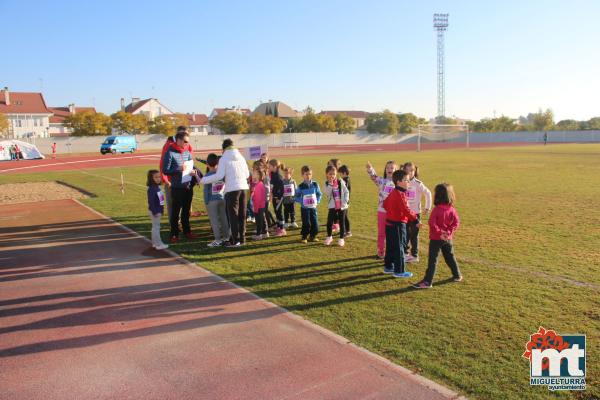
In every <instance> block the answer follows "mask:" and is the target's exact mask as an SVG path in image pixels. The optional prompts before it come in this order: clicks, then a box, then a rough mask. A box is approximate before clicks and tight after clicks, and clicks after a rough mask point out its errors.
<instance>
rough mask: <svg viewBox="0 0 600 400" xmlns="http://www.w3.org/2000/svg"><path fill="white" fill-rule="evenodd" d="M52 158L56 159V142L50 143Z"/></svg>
mask: <svg viewBox="0 0 600 400" xmlns="http://www.w3.org/2000/svg"><path fill="white" fill-rule="evenodd" d="M50 147H52V158H56V142H54V143H52V145H51V146H50Z"/></svg>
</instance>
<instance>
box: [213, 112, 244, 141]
mask: <svg viewBox="0 0 600 400" xmlns="http://www.w3.org/2000/svg"><path fill="white" fill-rule="evenodd" d="M210 125H211V126H213V127H215V128H217V129H219V130H220V131H222V132H223V133H224V134H226V135H237V134H240V133H246V132H248V117H246V116H245V115H242V114H240V113H237V112H233V111H230V112H224V113H222V114H219V115H217V116H216V117H214V118H213V119H212V120H211V121H210Z"/></svg>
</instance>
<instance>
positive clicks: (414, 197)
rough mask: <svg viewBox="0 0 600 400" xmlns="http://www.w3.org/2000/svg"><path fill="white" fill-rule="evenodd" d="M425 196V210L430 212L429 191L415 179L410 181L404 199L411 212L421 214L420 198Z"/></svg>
mask: <svg viewBox="0 0 600 400" xmlns="http://www.w3.org/2000/svg"><path fill="white" fill-rule="evenodd" d="M423 195H425V209H426V210H431V191H430V190H429V189H428V188H427V186H425V185H424V184H423V182H421V181H420V180H418V179H417V178H413V179H411V181H410V182H409V183H408V189H406V199H407V200H408V205H409V206H410V209H411V210H413V212H415V213H417V214H421V198H422V197H423Z"/></svg>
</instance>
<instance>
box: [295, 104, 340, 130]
mask: <svg viewBox="0 0 600 400" xmlns="http://www.w3.org/2000/svg"><path fill="white" fill-rule="evenodd" d="M300 127H301V128H300V129H301V132H335V130H336V127H335V120H334V119H333V117H332V116H331V115H325V114H315V112H314V111H313V110H312V109H311V108H310V107H309V108H307V112H306V114H305V115H304V116H303V117H302V119H301V121H300Z"/></svg>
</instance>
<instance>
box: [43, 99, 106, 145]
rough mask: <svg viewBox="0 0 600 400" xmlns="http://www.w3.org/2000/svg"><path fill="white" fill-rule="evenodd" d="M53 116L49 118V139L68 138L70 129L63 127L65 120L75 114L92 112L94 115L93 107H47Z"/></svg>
mask: <svg viewBox="0 0 600 400" xmlns="http://www.w3.org/2000/svg"><path fill="white" fill-rule="evenodd" d="M48 109H49V110H50V111H51V112H52V114H54V115H53V116H51V117H50V129H49V130H48V133H49V135H50V136H51V137H61V136H70V135H71V128H68V127H66V126H65V119H66V118H67V117H70V116H71V115H73V114H76V113H82V112H92V113H94V114H96V109H95V108H94V107H75V104H69V105H68V106H67V107H48Z"/></svg>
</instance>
